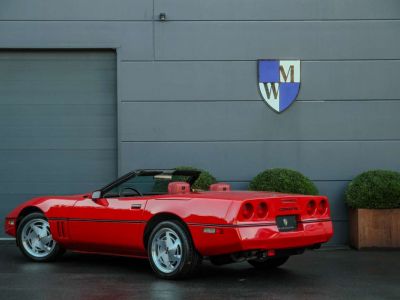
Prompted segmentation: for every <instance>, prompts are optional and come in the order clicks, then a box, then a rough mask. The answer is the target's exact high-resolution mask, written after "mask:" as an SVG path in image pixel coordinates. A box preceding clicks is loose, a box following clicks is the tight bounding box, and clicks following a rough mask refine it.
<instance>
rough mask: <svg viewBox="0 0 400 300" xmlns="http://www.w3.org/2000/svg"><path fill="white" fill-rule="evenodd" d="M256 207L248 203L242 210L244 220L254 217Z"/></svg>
mask: <svg viewBox="0 0 400 300" xmlns="http://www.w3.org/2000/svg"><path fill="white" fill-rule="evenodd" d="M253 213H254V207H253V205H251V204H250V203H246V204H245V205H243V208H242V217H243V219H250V218H251V217H252V216H253Z"/></svg>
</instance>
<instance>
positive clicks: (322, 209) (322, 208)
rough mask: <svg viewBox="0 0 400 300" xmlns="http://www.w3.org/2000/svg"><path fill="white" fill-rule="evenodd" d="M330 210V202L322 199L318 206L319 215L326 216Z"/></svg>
mask: <svg viewBox="0 0 400 300" xmlns="http://www.w3.org/2000/svg"><path fill="white" fill-rule="evenodd" d="M327 210H328V202H327V201H326V200H325V199H322V200H321V201H320V202H319V204H318V213H319V214H320V215H324V214H325V213H326V211H327Z"/></svg>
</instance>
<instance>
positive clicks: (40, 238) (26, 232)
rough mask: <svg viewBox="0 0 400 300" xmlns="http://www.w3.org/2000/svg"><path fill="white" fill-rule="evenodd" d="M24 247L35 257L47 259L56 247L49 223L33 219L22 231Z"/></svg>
mask: <svg viewBox="0 0 400 300" xmlns="http://www.w3.org/2000/svg"><path fill="white" fill-rule="evenodd" d="M21 241H22V246H23V247H24V249H25V250H26V252H28V253H29V254H30V255H32V256H33V257H38V258H41V257H46V256H48V255H49V254H50V253H51V252H52V251H53V249H54V247H55V246H56V242H55V241H54V240H53V237H52V236H51V233H50V226H49V223H48V222H47V221H46V220H44V219H32V220H30V221H29V222H28V223H26V224H25V226H24V228H23V229H22V239H21Z"/></svg>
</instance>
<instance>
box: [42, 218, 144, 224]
mask: <svg viewBox="0 0 400 300" xmlns="http://www.w3.org/2000/svg"><path fill="white" fill-rule="evenodd" d="M48 220H49V221H70V222H97V223H134V224H136V223H138V224H140V223H147V222H146V221H144V220H106V219H79V218H48Z"/></svg>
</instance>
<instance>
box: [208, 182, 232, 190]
mask: <svg viewBox="0 0 400 300" xmlns="http://www.w3.org/2000/svg"><path fill="white" fill-rule="evenodd" d="M230 190H231V186H230V185H229V184H227V183H214V184H212V185H210V191H213V192H228V191H230Z"/></svg>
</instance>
